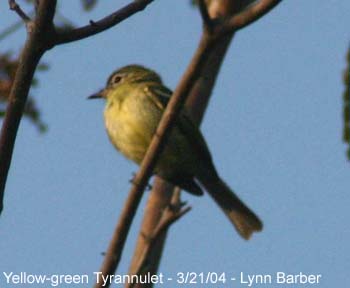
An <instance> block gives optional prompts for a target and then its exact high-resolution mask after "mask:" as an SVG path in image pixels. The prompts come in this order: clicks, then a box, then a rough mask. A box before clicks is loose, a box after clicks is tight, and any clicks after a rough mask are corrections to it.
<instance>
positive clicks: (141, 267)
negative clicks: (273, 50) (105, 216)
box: [126, 190, 192, 287]
mask: <svg viewBox="0 0 350 288" xmlns="http://www.w3.org/2000/svg"><path fill="white" fill-rule="evenodd" d="M178 191H179V190H178ZM178 195H180V194H178ZM175 197H177V196H176V195H175ZM175 201H176V200H175ZM180 206H181V205H180ZM191 209H192V208H191V207H190V206H186V207H184V208H182V209H181V208H178V209H177V208H176V207H175V208H174V207H168V208H166V209H165V211H164V213H163V216H162V218H161V220H160V221H159V223H158V225H157V227H156V228H155V229H154V231H153V233H152V235H151V236H149V237H148V241H147V245H146V246H145V247H144V251H143V253H142V255H141V257H140V259H139V262H138V265H137V267H138V268H137V269H136V273H135V275H141V274H142V273H143V271H145V270H146V268H147V263H148V258H149V255H150V252H151V251H152V250H153V248H154V246H155V245H156V243H157V240H158V239H159V237H160V236H161V235H162V234H163V233H164V232H165V231H166V230H167V229H168V228H169V227H170V225H171V224H173V223H174V222H176V221H177V220H179V219H180V218H181V217H182V216H184V215H185V214H186V213H188V212H189V211H190V210H191ZM134 284H135V283H128V284H127V285H126V287H134Z"/></svg>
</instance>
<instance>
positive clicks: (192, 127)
mask: <svg viewBox="0 0 350 288" xmlns="http://www.w3.org/2000/svg"><path fill="white" fill-rule="evenodd" d="M147 90H148V91H146V92H147V94H148V96H149V97H150V99H151V100H152V101H153V103H154V104H155V105H156V106H157V107H158V109H160V110H162V111H164V110H165V108H166V106H167V105H168V102H169V100H170V97H171V95H172V92H171V90H170V89H168V88H167V87H165V86H163V85H159V84H157V85H148V87H147ZM176 126H177V127H178V128H179V130H180V131H181V132H182V133H183V134H184V135H185V137H186V139H187V140H188V141H189V143H190V146H191V147H193V152H194V153H196V154H198V157H199V159H200V160H204V161H205V162H207V163H208V164H209V163H210V164H212V158H211V155H210V152H209V149H208V146H207V144H206V142H205V140H204V137H203V135H202V133H201V132H200V130H199V128H198V126H197V125H196V124H195V123H194V121H193V120H192V117H191V115H190V113H189V112H188V111H187V110H186V107H184V109H183V110H182V111H181V113H180V115H179V118H178V120H177V123H176Z"/></svg>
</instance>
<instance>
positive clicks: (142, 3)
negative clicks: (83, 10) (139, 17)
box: [52, 0, 154, 45]
mask: <svg viewBox="0 0 350 288" xmlns="http://www.w3.org/2000/svg"><path fill="white" fill-rule="evenodd" d="M153 1H154V0H135V1H133V2H131V3H130V4H127V5H126V6H125V7H123V8H121V9H120V10H118V11H116V12H114V13H112V14H111V15H109V16H107V17H105V18H103V19H101V20H99V21H90V24H89V25H86V26H83V27H80V28H76V29H73V30H69V31H62V32H57V35H56V36H55V37H53V38H52V41H53V45H60V44H66V43H69V42H73V41H77V40H81V39H84V38H87V37H90V36H93V35H95V34H97V33H100V32H103V31H105V30H107V29H109V28H111V27H113V26H115V25H116V24H118V23H120V22H122V21H123V20H125V19H127V18H128V17H130V16H132V15H134V14H135V13H137V12H139V11H142V10H144V9H145V8H146V7H147V5H149V4H150V3H151V2H153Z"/></svg>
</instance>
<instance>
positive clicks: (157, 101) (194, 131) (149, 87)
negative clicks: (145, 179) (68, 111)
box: [88, 64, 263, 240]
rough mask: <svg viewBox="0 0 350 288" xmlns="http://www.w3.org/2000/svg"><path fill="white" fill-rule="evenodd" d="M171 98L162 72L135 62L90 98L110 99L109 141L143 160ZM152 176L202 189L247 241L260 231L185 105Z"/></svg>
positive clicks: (106, 116) (185, 187) (136, 159)
mask: <svg viewBox="0 0 350 288" xmlns="http://www.w3.org/2000/svg"><path fill="white" fill-rule="evenodd" d="M171 96H172V91H171V90H170V89H169V88H167V87H166V86H165V85H164V84H163V82H162V79H161V77H160V76H159V74H157V73H156V72H155V71H153V70H151V69H149V68H146V67H144V66H142V65H138V64H132V65H127V66H124V67H122V68H120V69H118V70H116V71H115V72H113V73H112V74H111V75H110V76H109V78H108V80H107V84H106V86H105V88H103V89H102V90H100V91H98V92H97V93H95V94H93V95H91V96H89V97H88V98H89V99H98V98H102V99H105V100H106V104H105V109H104V123H105V127H106V130H107V134H108V137H109V139H110V141H111V142H112V144H113V145H114V147H115V148H116V149H117V150H118V151H120V152H121V153H122V154H123V155H124V156H125V157H126V158H128V159H130V160H132V161H133V162H135V163H137V164H140V163H141V161H142V160H143V158H144V156H145V154H146V151H147V148H148V146H149V145H150V143H151V140H152V137H153V136H154V134H155V132H156V129H157V126H158V124H159V122H160V120H161V118H162V115H163V112H164V110H165V108H166V106H167V104H168V102H169V99H170V97H171ZM153 174H155V175H157V176H159V177H161V178H162V179H164V180H166V181H168V182H170V183H172V184H173V185H175V186H178V187H180V188H181V189H183V190H185V191H187V192H189V193H190V194H193V195H197V196H201V195H203V188H204V190H205V191H206V192H207V193H208V194H209V195H210V196H211V197H212V198H213V200H214V201H215V202H216V204H217V205H218V206H219V207H220V208H221V210H222V211H223V212H224V214H225V215H226V216H227V218H228V220H229V221H230V222H231V223H232V224H233V226H234V227H235V228H236V230H237V232H238V233H239V235H241V236H242V237H243V238H244V239H246V240H248V239H249V238H250V237H251V235H252V233H253V232H258V231H261V230H262V228H263V224H262V222H261V220H260V219H259V217H258V216H257V215H256V214H255V213H254V212H253V211H252V210H251V209H250V208H249V207H248V206H247V205H246V204H244V203H243V201H241V200H240V199H239V197H238V196H237V195H236V194H235V193H234V192H233V190H232V189H230V187H229V186H228V185H227V184H226V183H225V182H224V181H223V180H222V179H221V178H220V176H219V174H218V172H217V170H216V168H215V166H214V163H213V160H212V156H211V153H210V151H209V148H208V145H207V143H206V141H205V139H204V137H203V135H202V133H201V131H200V129H199V128H198V126H197V125H196V124H195V122H194V121H193V120H192V118H191V115H190V113H189V112H188V111H187V110H186V107H184V109H182V110H181V112H180V114H179V115H178V118H177V120H176V122H175V125H174V127H173V128H172V130H171V132H170V135H169V137H168V139H167V142H166V144H165V147H164V149H163V151H162V152H161V154H160V155H159V159H158V161H157V163H156V165H155V168H154V170H153Z"/></svg>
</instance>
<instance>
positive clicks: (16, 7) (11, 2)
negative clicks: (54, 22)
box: [9, 0, 31, 23]
mask: <svg viewBox="0 0 350 288" xmlns="http://www.w3.org/2000/svg"><path fill="white" fill-rule="evenodd" d="M9 6H10V9H11V10H13V11H15V12H16V13H17V14H18V16H19V17H21V19H22V20H23V21H24V23H28V22H30V21H31V19H30V18H29V16H28V15H27V14H26V13H25V12H24V11H23V10H22V8H21V7H20V6H19V5H18V4H17V2H16V1H15V0H9Z"/></svg>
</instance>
